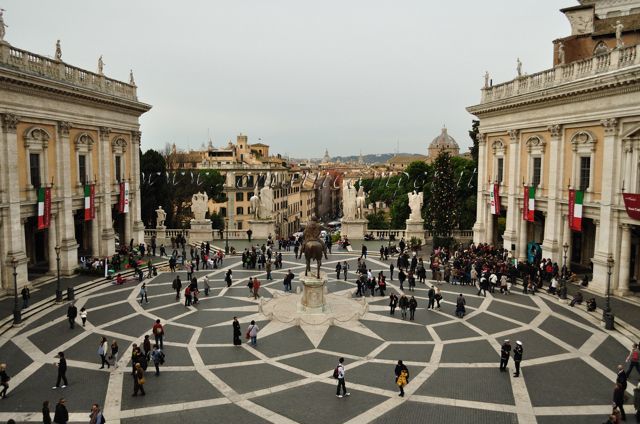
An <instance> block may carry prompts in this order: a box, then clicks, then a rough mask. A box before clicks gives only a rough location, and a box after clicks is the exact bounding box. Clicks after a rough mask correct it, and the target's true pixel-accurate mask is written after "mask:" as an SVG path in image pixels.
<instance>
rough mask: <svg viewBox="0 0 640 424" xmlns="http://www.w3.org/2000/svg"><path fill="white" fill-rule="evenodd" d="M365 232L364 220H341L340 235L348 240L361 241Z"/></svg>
mask: <svg viewBox="0 0 640 424" xmlns="http://www.w3.org/2000/svg"><path fill="white" fill-rule="evenodd" d="M366 232H367V220H366V219H353V220H344V219H343V220H342V229H341V230H340V235H341V236H343V237H347V238H348V239H349V240H363V239H364V235H365V233H366Z"/></svg>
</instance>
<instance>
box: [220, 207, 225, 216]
mask: <svg viewBox="0 0 640 424" xmlns="http://www.w3.org/2000/svg"><path fill="white" fill-rule="evenodd" d="M220 216H227V208H220Z"/></svg>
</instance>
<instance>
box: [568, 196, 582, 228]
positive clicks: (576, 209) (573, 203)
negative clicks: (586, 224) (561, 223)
mask: <svg viewBox="0 0 640 424" xmlns="http://www.w3.org/2000/svg"><path fill="white" fill-rule="evenodd" d="M583 202H584V192H583V191H581V190H569V228H571V229H572V230H573V231H578V232H581V231H582V204H583Z"/></svg>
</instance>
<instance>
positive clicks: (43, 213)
mask: <svg viewBox="0 0 640 424" xmlns="http://www.w3.org/2000/svg"><path fill="white" fill-rule="evenodd" d="M40 190H41V193H39V195H38V230H42V229H44V228H49V225H50V224H51V188H40Z"/></svg>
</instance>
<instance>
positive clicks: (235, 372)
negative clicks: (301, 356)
mask: <svg viewBox="0 0 640 424" xmlns="http://www.w3.org/2000/svg"><path fill="white" fill-rule="evenodd" d="M214 373H215V374H216V375H217V376H218V377H220V378H221V379H223V380H224V381H226V382H227V383H228V384H229V386H231V387H232V388H233V389H234V390H235V391H237V392H238V393H247V392H254V391H256V390H260V389H266V388H267V387H272V386H279V385H281V384H284V383H289V382H291V381H295V380H298V379H300V378H301V377H300V376H299V375H297V374H294V373H292V372H289V371H286V370H283V369H282V368H278V367H275V366H273V365H269V364H259V365H240V366H237V367H230V368H220V369H217V370H215V371H214Z"/></svg>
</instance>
